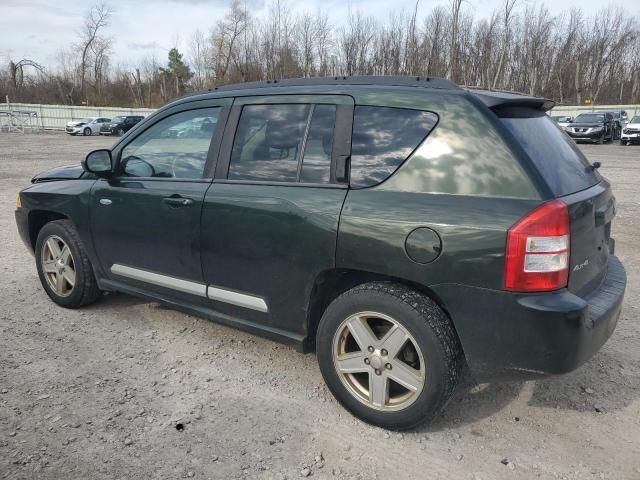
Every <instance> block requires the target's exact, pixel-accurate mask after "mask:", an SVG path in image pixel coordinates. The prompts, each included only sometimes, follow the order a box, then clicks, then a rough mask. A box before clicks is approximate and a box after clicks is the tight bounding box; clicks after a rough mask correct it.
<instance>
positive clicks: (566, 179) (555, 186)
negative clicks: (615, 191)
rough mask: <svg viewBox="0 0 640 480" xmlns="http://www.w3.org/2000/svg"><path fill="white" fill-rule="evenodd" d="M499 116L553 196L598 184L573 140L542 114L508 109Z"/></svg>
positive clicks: (593, 172) (595, 175)
mask: <svg viewBox="0 0 640 480" xmlns="http://www.w3.org/2000/svg"><path fill="white" fill-rule="evenodd" d="M499 116H500V120H501V121H502V123H503V124H504V125H505V126H506V127H507V129H508V130H509V132H511V134H512V135H513V136H514V137H515V139H516V140H517V141H518V144H519V145H520V146H521V147H522V148H523V150H524V151H525V152H526V154H527V155H528V156H529V158H530V159H531V161H532V162H533V164H534V165H535V166H536V168H537V169H538V171H539V172H540V174H541V175H542V177H543V178H544V179H545V181H546V183H547V184H548V185H549V188H551V190H552V192H553V193H554V194H555V195H556V196H558V197H560V196H563V195H568V194H570V193H574V192H577V191H580V190H584V189H585V188H589V187H591V186H593V185H595V184H596V183H598V182H599V181H600V177H599V175H598V174H597V173H596V172H595V171H594V170H593V169H592V168H591V165H590V164H589V162H588V161H587V159H586V158H585V156H584V155H583V154H582V152H581V151H580V149H579V148H578V147H577V146H576V144H575V143H574V142H573V140H571V139H570V138H569V137H568V136H567V134H566V133H564V131H563V130H562V129H561V128H560V127H558V126H557V125H556V123H555V122H554V121H553V120H551V119H550V118H549V116H548V115H546V114H545V113H542V112H539V111H536V110H531V109H512V110H507V111H503V112H500V114H499ZM581 116H582V115H581Z"/></svg>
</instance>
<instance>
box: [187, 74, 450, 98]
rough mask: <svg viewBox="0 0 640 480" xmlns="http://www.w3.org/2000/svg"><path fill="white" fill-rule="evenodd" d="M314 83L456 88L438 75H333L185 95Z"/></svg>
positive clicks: (242, 85) (260, 83)
mask: <svg viewBox="0 0 640 480" xmlns="http://www.w3.org/2000/svg"><path fill="white" fill-rule="evenodd" d="M314 85H320V86H322V85H327V86H330V85H383V86H394V87H426V88H440V89H448V90H458V89H459V88H460V87H458V86H457V85H456V84H455V83H453V82H451V81H450V80H447V79H445V78H440V77H429V76H405V75H355V76H346V75H341V76H335V77H308V78H285V79H282V80H261V81H257V82H246V83H234V84H229V85H222V86H220V87H214V88H210V89H208V90H205V91H199V92H194V93H191V94H188V95H186V96H192V95H201V94H203V93H208V92H227V91H230V90H247V89H256V88H273V87H298V86H314Z"/></svg>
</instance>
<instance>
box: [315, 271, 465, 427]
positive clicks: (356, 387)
mask: <svg viewBox="0 0 640 480" xmlns="http://www.w3.org/2000/svg"><path fill="white" fill-rule="evenodd" d="M316 346H317V356H318V363H319V365H320V370H321V372H322V375H323V377H324V379H325V381H326V383H327V385H328V387H329V389H330V390H331V392H332V393H333V395H334V396H335V397H336V398H337V400H338V401H339V402H340V403H341V404H342V405H343V406H344V407H345V408H346V409H347V410H349V411H350V412H351V413H353V414H354V415H355V416H357V417H359V418H360V419H362V420H364V421H365V422H367V423H371V424H373V425H377V426H380V427H383V428H388V429H391V430H403V429H408V428H412V427H415V426H417V425H419V424H421V423H423V422H425V421H428V420H430V419H431V418H433V416H434V415H436V414H437V413H438V412H439V411H440V410H441V409H442V407H443V406H444V405H445V404H446V402H447V400H448V399H449V398H450V396H451V394H452V392H453V390H454V388H455V386H456V384H457V382H458V378H459V376H460V371H461V368H462V363H463V362H462V349H461V347H460V343H459V341H458V338H457V335H456V333H455V330H454V328H453V325H452V324H451V322H450V320H449V318H448V317H447V316H446V314H445V313H444V312H443V311H442V309H440V307H439V306H438V305H437V304H436V303H435V302H434V301H433V300H431V299H430V298H428V297H427V296H425V295H422V294H421V293H419V292H416V291H414V290H412V289H410V288H407V287H405V286H402V285H398V284H394V283H387V282H375V283H367V284H364V285H360V286H358V287H355V288H353V289H351V290H349V291H347V292H345V293H343V294H342V295H340V296H339V297H338V298H337V299H336V300H334V301H333V302H332V303H331V304H330V305H329V307H328V308H327V310H326V311H325V313H324V315H323V317H322V320H321V321H320V324H319V326H318V334H317V343H316Z"/></svg>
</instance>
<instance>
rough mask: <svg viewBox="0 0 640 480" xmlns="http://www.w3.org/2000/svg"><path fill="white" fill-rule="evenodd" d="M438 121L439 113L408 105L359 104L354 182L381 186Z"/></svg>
mask: <svg viewBox="0 0 640 480" xmlns="http://www.w3.org/2000/svg"><path fill="white" fill-rule="evenodd" d="M437 121H438V117H437V115H436V114H434V113H431V112H425V111H422V110H410V109H406V108H392V107H370V106H356V108H355V112H354V117H353V137H352V140H351V177H350V184H351V186H352V187H355V188H362V187H370V186H372V185H377V184H378V183H380V182H383V181H384V180H386V179H387V178H388V177H389V176H391V175H392V174H393V173H394V172H395V171H396V170H397V168H398V167H399V166H400V165H401V164H402V162H404V161H405V159H406V158H407V157H408V156H409V155H410V154H411V152H413V150H415V148H416V147H417V146H418V145H419V144H420V142H422V140H423V139H424V138H425V137H426V136H427V134H428V133H429V132H430V131H431V130H432V129H433V127H434V126H435V124H436V123H437Z"/></svg>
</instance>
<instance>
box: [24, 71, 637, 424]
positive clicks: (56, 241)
mask: <svg viewBox="0 0 640 480" xmlns="http://www.w3.org/2000/svg"><path fill="white" fill-rule="evenodd" d="M551 106H552V104H551V102H548V101H545V100H543V99H539V98H533V97H527V96H521V95H514V94H504V93H496V92H489V91H480V90H469V89H462V88H459V87H457V86H455V85H453V84H452V83H450V82H448V81H446V80H442V79H436V78H420V77H418V78H416V77H338V78H326V79H306V80H284V81H278V82H261V83H254V84H244V85H235V86H228V87H223V88H219V89H215V90H212V91H209V92H205V93H200V94H195V95H191V96H188V97H186V98H183V99H180V100H178V101H176V102H174V103H171V104H169V105H167V106H166V107H164V108H162V109H160V110H159V111H157V112H156V113H154V114H153V115H151V116H149V117H148V118H146V119H145V120H144V121H142V122H141V123H139V124H138V125H136V126H135V127H134V128H133V129H132V130H131V131H129V132H128V133H127V134H126V135H125V136H124V137H122V138H121V139H119V140H118V141H117V142H116V143H115V144H114V146H113V148H112V149H111V150H97V151H94V152H91V153H90V154H89V155H87V157H86V159H85V160H84V162H83V163H82V168H80V167H79V166H76V167H67V168H62V169H55V170H53V171H50V172H46V173H44V174H40V175H38V176H36V177H34V180H33V184H32V185H30V186H29V187H27V188H25V189H24V190H22V192H20V196H19V204H20V205H19V207H18V209H17V211H16V219H17V223H18V228H19V230H20V234H21V236H22V238H23V240H24V242H25V243H26V245H27V246H28V247H29V248H30V249H31V250H33V251H34V252H35V257H36V265H37V269H38V273H39V276H40V280H41V282H42V285H43V287H44V289H45V291H46V292H47V294H48V295H49V296H50V297H51V298H52V299H53V301H55V302H56V303H58V304H59V305H62V306H64V307H69V308H76V307H80V306H83V305H86V304H88V303H90V302H93V301H95V300H97V299H98V298H99V297H100V292H102V291H119V292H125V293H129V294H132V295H136V296H140V297H144V298H147V299H149V300H152V301H157V302H161V303H164V304H167V305H169V306H173V307H175V308H177V309H180V310H183V311H186V312H189V313H193V314H196V315H200V316H203V317H207V318H210V319H212V320H215V321H218V322H221V323H223V324H226V325H231V326H234V327H238V328H241V329H244V330H248V331H251V332H255V333H259V334H261V335H264V336H267V337H269V338H272V339H275V340H279V341H282V342H285V343H287V344H290V345H292V346H294V347H295V348H297V349H299V350H300V351H304V352H310V351H315V352H316V354H317V357H318V362H319V364H320V369H321V371H322V374H323V376H324V378H325V380H326V382H327V385H328V386H329V388H330V389H331V391H332V392H333V394H334V395H335V396H336V398H337V399H338V400H339V401H340V402H341V403H342V404H343V405H344V406H345V407H346V408H347V409H348V410H350V411H351V412H353V414H355V415H356V416H358V417H360V418H362V419H363V420H365V421H367V422H370V423H372V424H375V425H380V426H383V427H386V428H391V429H403V428H410V427H413V426H415V425H417V424H418V423H420V422H422V421H425V420H428V419H430V418H432V417H433V416H434V415H435V414H436V413H437V412H438V411H439V409H440V408H441V407H442V406H443V405H444V404H445V403H446V402H447V400H448V398H449V397H450V395H451V393H452V391H453V390H454V387H455V385H456V383H457V382H458V379H459V377H460V373H461V370H462V368H463V366H464V365H465V364H467V365H468V366H469V368H470V370H471V372H472V373H473V374H475V376H476V378H478V379H480V380H487V379H493V380H495V379H510V378H528V377H535V376H539V375H545V374H558V373H563V372H568V371H570V370H573V369H575V368H577V367H578V366H579V365H581V364H582V363H583V362H585V361H586V360H587V359H588V358H590V357H591V356H592V355H593V354H594V353H595V352H596V351H597V350H598V349H599V348H600V347H601V346H602V345H603V344H604V343H605V341H606V340H607V339H608V338H609V336H610V335H611V333H612V332H613V330H614V328H615V326H616V322H617V320H618V317H619V315H620V308H621V304H622V298H623V295H624V290H625V286H626V276H625V271H624V268H623V266H622V264H621V263H620V261H619V260H618V259H617V258H616V257H615V256H614V254H613V251H614V242H613V239H612V238H611V221H612V219H613V217H614V215H615V208H616V207H615V199H614V197H613V195H612V193H611V188H610V186H609V183H608V182H607V181H606V180H605V179H603V178H602V177H601V176H600V175H599V174H598V172H597V170H596V169H597V167H598V165H597V164H594V165H591V164H589V163H588V162H587V160H586V159H585V157H584V156H583V155H582V154H581V153H580V151H579V150H578V149H577V147H576V146H575V144H574V143H573V142H572V141H571V140H570V139H569V138H568V137H567V136H566V134H565V133H564V132H563V131H561V130H560V129H559V128H558V127H557V126H556V125H555V123H554V122H553V120H552V119H551V118H549V117H548V116H547V115H546V114H545V111H546V110H548V109H549V108H550V107H551Z"/></svg>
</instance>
